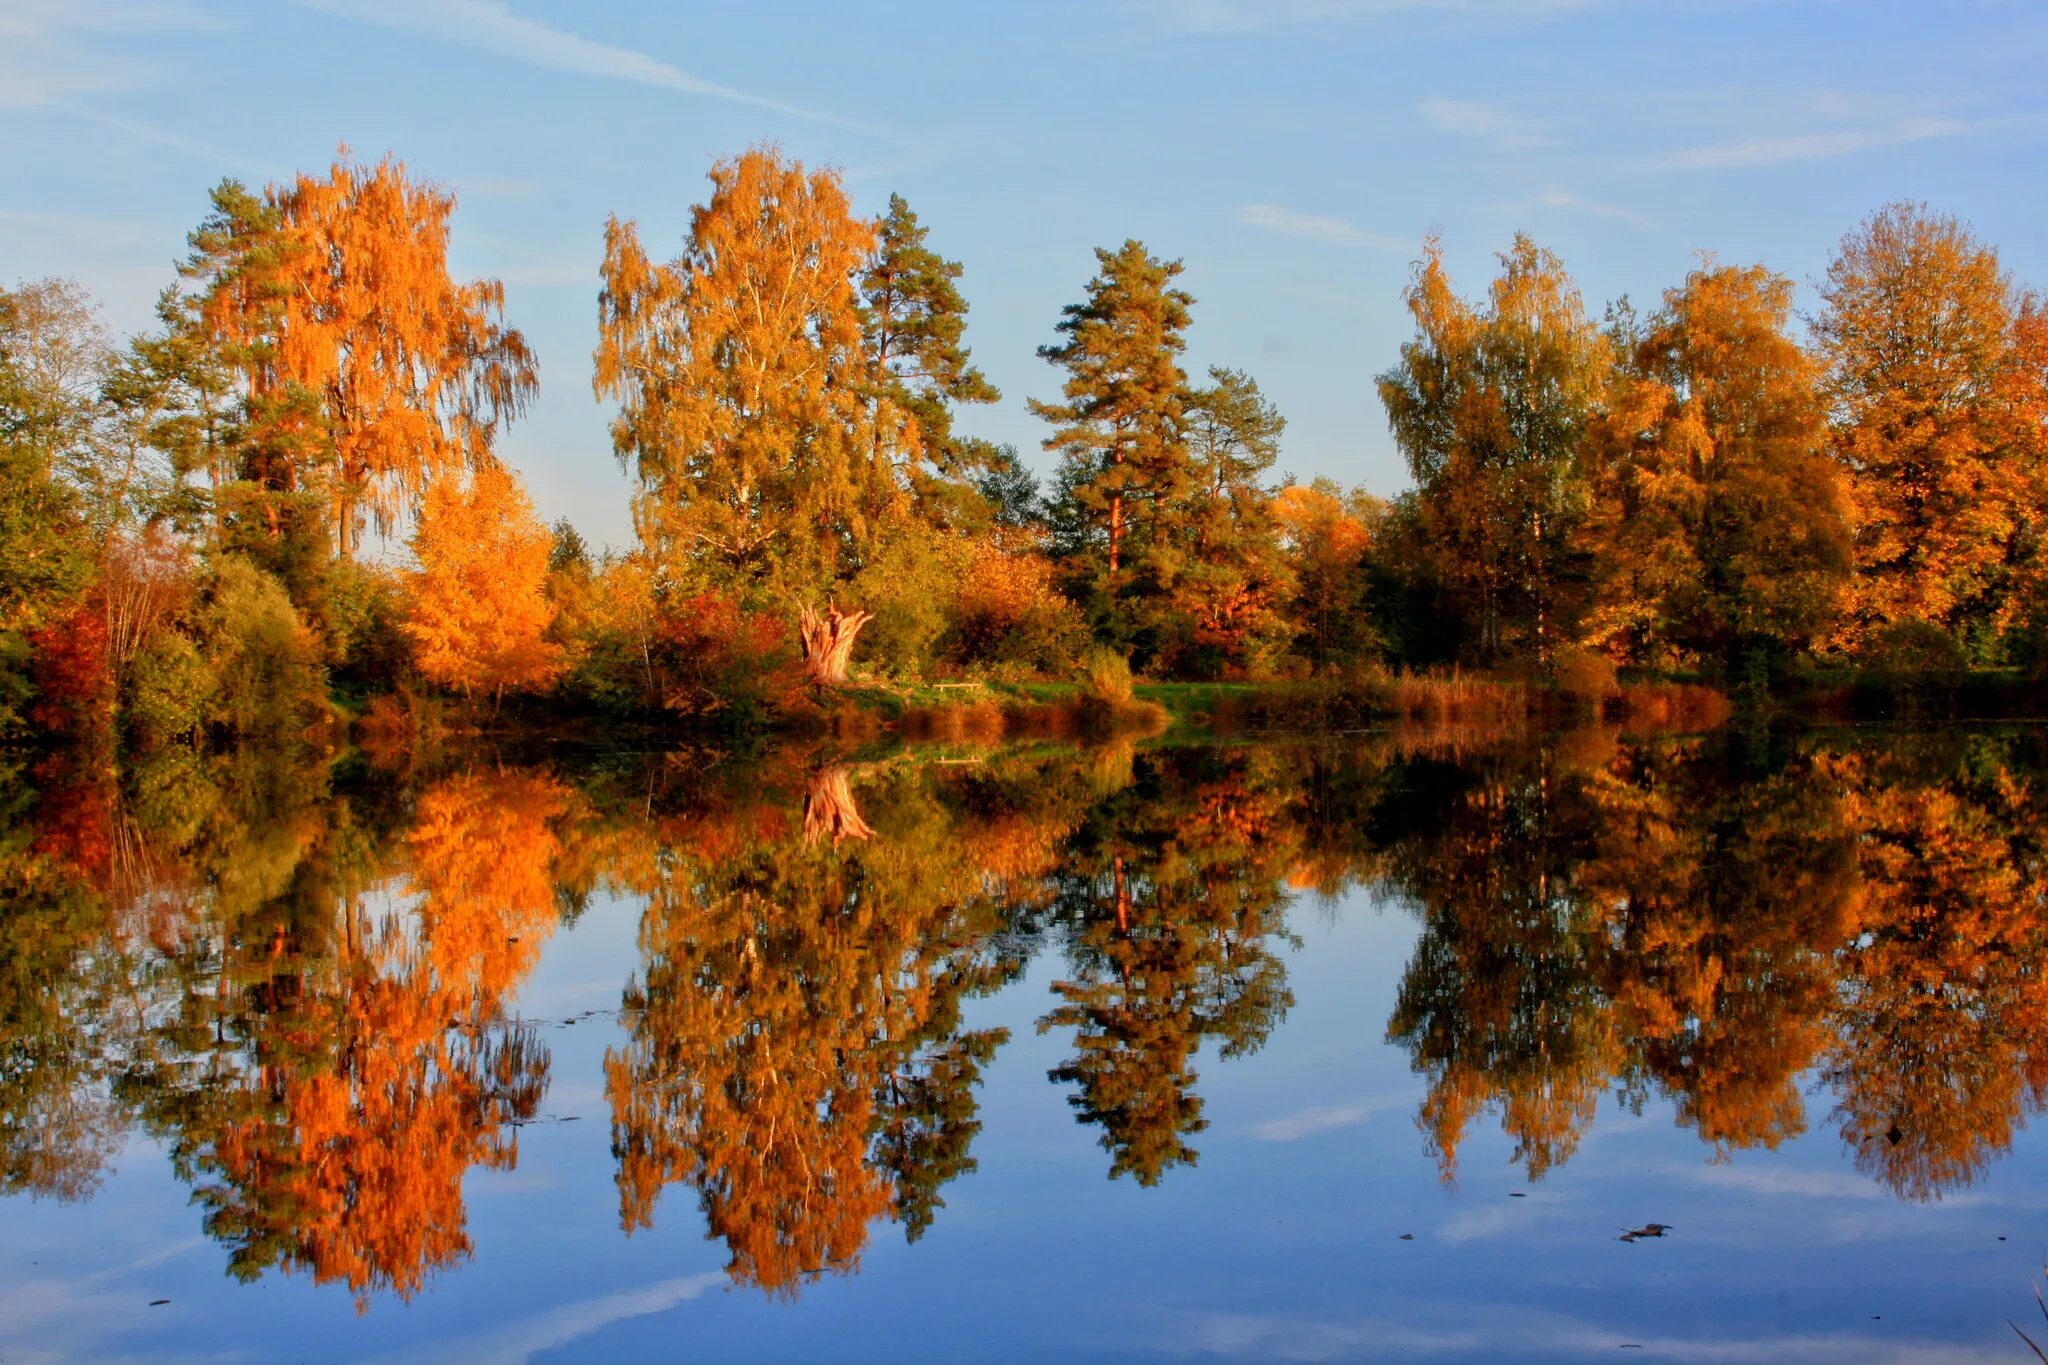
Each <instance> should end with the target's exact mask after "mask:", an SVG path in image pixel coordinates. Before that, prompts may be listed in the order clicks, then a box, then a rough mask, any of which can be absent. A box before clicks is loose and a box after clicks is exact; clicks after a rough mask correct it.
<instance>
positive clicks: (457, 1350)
mask: <svg viewBox="0 0 2048 1365" xmlns="http://www.w3.org/2000/svg"><path fill="white" fill-rule="evenodd" d="M726 1282H727V1280H726V1276H725V1274H724V1272H722V1271H709V1272H707V1273H704V1274H701V1275H683V1276H679V1277H678V1278H676V1279H672V1280H662V1281H660V1282H658V1283H655V1284H650V1285H646V1286H644V1287H642V1288H639V1289H622V1290H620V1291H619V1292H618V1293H616V1294H603V1295H599V1296H597V1297H595V1298H589V1299H582V1300H577V1301H574V1302H571V1303H565V1304H563V1305H561V1306H560V1307H558V1308H551V1309H549V1310H547V1311H546V1312H543V1313H536V1314H533V1315H532V1316H530V1317H525V1318H518V1319H514V1320H513V1321H511V1322H507V1323H505V1324H504V1325H503V1326H500V1327H495V1328H491V1329H490V1330H488V1331H485V1332H482V1333H479V1334H478V1335H476V1336H474V1337H469V1338H467V1339H461V1340H453V1341H449V1340H443V1341H437V1342H432V1343H429V1344H427V1345H425V1346H422V1347H420V1348H419V1349H417V1350H413V1351H408V1352H404V1353H402V1354H400V1355H397V1356H393V1357H389V1359H392V1360H396V1361H412V1360H472V1361H489V1362H491V1363H492V1365H520V1363H521V1362H524V1361H528V1360H531V1359H533V1358H534V1357H535V1356H538V1355H541V1354H544V1353H546V1352H548V1351H552V1350H555V1349H557V1348H559V1347H563V1346H567V1345H569V1344H570V1343H572V1342H575V1341H578V1340H580V1339H582V1338H584V1337H587V1336H589V1335H590V1334H591V1333H593V1332H597V1331H601V1330H602V1329H604V1328H606V1327H609V1326H611V1325H612V1324H613V1323H618V1322H625V1321H628V1320H630V1319H632V1318H642V1317H648V1316H650V1315H652V1314H656V1313H666V1312H667V1311H669V1310H670V1309H671V1308H674V1307H676V1306H677V1305H679V1304H683V1303H688V1302H689V1301H690V1300H691V1299H695V1298H699V1297H701V1296H702V1295H703V1294H704V1293H706V1292H707V1291H709V1290H712V1289H717V1288H719V1287H720V1286H722V1285H724V1284H725V1283H726Z"/></svg>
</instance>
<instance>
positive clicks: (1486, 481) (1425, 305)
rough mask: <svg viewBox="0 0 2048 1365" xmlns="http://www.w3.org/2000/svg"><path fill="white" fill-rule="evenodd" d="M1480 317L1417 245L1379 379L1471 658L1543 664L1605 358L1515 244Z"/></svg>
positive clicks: (1569, 567) (1559, 631)
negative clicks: (1393, 359) (1403, 338)
mask: <svg viewBox="0 0 2048 1365" xmlns="http://www.w3.org/2000/svg"><path fill="white" fill-rule="evenodd" d="M1500 264H1501V273H1500V275H1499V276H1498V278H1496V279H1495V280H1494V282H1493V284H1492V286H1491V288H1490V289H1489V291H1488V295H1487V298H1486V300H1485V302H1484V303H1480V304H1474V303H1470V302H1468V301H1466V300H1464V299H1461V298H1459V297H1458V296H1457V295H1456V294H1455V293H1454V292H1453V290H1452V286H1451V279H1450V275H1449V272H1448V271H1446V270H1445V268H1444V262H1443V249H1442V246H1441V244H1440V243H1438V242H1437V241H1436V240H1435V239H1431V240H1430V241H1429V242H1428V243H1426V244H1425V247H1424V251H1423V257H1422V260H1421V262H1420V263H1419V264H1418V265H1417V267H1416V270H1415V277H1414V280H1413V282H1412V283H1411V284H1410V285H1409V288H1408V291H1407V295H1406V299H1407V304H1408V311H1409V313H1410V315H1411V316H1413V318H1414V319H1415V328H1416V334H1415V339H1414V340H1412V341H1410V342H1407V343H1405V344H1404V345H1403V346H1402V347H1401V359H1400V362H1399V363H1398V364H1396V365H1395V366H1394V367H1393V368H1392V369H1390V370H1388V371H1387V372H1386V373H1385V374H1383V375H1381V376H1380V379H1379V392H1380V399H1381V401H1382V402H1383V403H1384V404H1385V405H1386V409H1387V420H1388V423H1389V425H1390V426H1391V427H1392V428H1393V432H1394V441H1395V444H1397V445H1398V446H1399V447H1400V448H1401V453H1402V455H1403V456H1405V457H1406V458H1407V461H1408V468H1409V472H1410V473H1411V474H1413V475H1414V477H1415V483H1416V494H1415V501H1414V508H1415V512H1416V515H1417V517H1418V518H1419V521H1420V526H1421V531H1422V538H1423V542H1424V544H1426V545H1427V546H1428V547H1429V550H1430V553H1431V556H1432V565H1431V567H1432V569H1433V570H1434V574H1435V576H1436V578H1437V580H1438V581H1439V582H1440V583H1441V585H1442V587H1443V589H1444V590H1445V592H1446V593H1447V595H1448V596H1449V598H1450V600H1451V602H1452V604H1453V606H1454V608H1455V609H1456V610H1457V611H1458V612H1459V614H1460V615H1461V616H1462V617H1463V619H1464V621H1465V622H1466V623H1467V627H1468V629H1469V631H1470V633H1471V636H1472V642H1473V646H1474V649H1475V652H1476V653H1477V655H1478V656H1479V657H1481V658H1483V659H1488V660H1499V659H1504V658H1509V657H1514V656H1517V655H1520V656H1524V657H1530V658H1534V659H1536V660H1539V661H1548V660H1549V658H1550V657H1551V655H1552V653H1553V651H1554V650H1555V648H1556V646H1557V645H1558V643H1559V642H1560V641H1561V640H1562V639H1563V638H1565V630H1564V625H1565V623H1563V622H1561V621H1560V620H1559V617H1560V614H1561V613H1562V612H1563V611H1564V610H1565V609H1566V608H1568V606H1569V605H1570V604H1569V601H1568V594H1567V593H1566V592H1565V589H1566V587H1567V585H1568V584H1569V583H1570V581H1571V578H1572V577H1573V574H1574V571H1575V566H1574V565H1573V564H1572V562H1571V561H1572V550H1573V532H1574V530H1575V528H1576V527H1577V524H1578V522H1579V519H1580V517H1581V516H1582V515H1583V512H1584V507H1585V479H1584V471H1583V468H1582V466H1581V445H1582V442H1583V441H1584V439H1585V435H1586V432H1587V429H1588V427H1589V425H1590V423H1591V421H1592V419H1593V417H1594V415H1595V413H1596V412H1597V411H1598V408H1599V404H1600V402H1601V398H1602V394H1603V390H1604V388H1605V386H1606V382H1607V377H1608V371H1609V368H1610V355H1609V348H1608V345H1607V343H1606V341H1605V339H1604V338H1603V337H1602V336H1601V334H1600V331H1599V329H1598V328H1597V327H1595V326H1594V325H1593V324H1592V323H1591V322H1590V321H1589V320H1588V319H1587V317H1586V312H1585V307H1584V304H1583V303H1582V301H1581V300H1580V297H1579V291H1578V288H1577V287H1576V286H1575V285H1574V284H1573V283H1572V280H1571V277H1570V276H1569V275H1567V274H1566V273H1565V268H1564V263H1563V262H1562V261H1560V260H1559V259H1558V258H1557V257H1556V256H1555V255H1553V254H1552V253H1551V252H1549V251H1546V250H1544V249H1543V248H1542V247H1539V246H1537V245H1536V244H1535V243H1534V242H1533V241H1531V240H1530V239H1529V238H1527V237H1525V236H1517V237H1516V238H1515V241H1514V245H1513V246H1512V247H1510V248H1509V249H1508V250H1507V251H1506V252H1504V253H1502V255H1501V256H1500Z"/></svg>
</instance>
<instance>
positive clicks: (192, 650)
mask: <svg viewBox="0 0 2048 1365" xmlns="http://www.w3.org/2000/svg"><path fill="white" fill-rule="evenodd" d="M214 685H215V679H214V676H213V672H212V670H211V669H209V668H208V667H207V665H206V661H205V660H204V659H202V658H201V657H200V655H199V650H198V649H197V648H196V647H195V646H194V645H193V643H192V642H191V641H190V640H189V639H187V638H186V637H185V636H184V635H182V634H180V633H179V632H178V631H175V630H170V629H163V630H158V631H155V632H153V633H152V634H151V635H149V636H148V637H147V638H146V639H144V640H143V642H142V647H141V648H140V649H138V650H137V651H136V654H135V658H134V660H133V661H132V662H131V663H130V664H129V666H128V679H127V700H126V705H125V707H124V708H123V716H122V718H123V720H124V721H125V722H126V725H127V730H128V736H129V739H130V741H131V742H133V743H134V744H135V745H136V746H137V747H138V748H141V749H143V750H150V749H156V748H160V747H162V746H163V745H166V744H169V743H172V742H174V741H177V740H189V739H192V738H193V737H194V736H195V735H196V734H197V733H198V731H199V728H200V726H201V725H202V724H204V723H205V720H206V705H207V700H208V699H209V698H210V697H211V696H212V695H213V690H214Z"/></svg>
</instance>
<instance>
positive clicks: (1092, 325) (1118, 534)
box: [1031, 241, 1194, 632]
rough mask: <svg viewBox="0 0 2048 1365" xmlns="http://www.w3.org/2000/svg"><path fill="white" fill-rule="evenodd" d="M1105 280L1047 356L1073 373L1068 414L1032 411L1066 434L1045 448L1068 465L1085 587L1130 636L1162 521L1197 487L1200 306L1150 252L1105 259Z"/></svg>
mask: <svg viewBox="0 0 2048 1365" xmlns="http://www.w3.org/2000/svg"><path fill="white" fill-rule="evenodd" d="M1095 257H1096V260H1097V262H1098V263H1099V265H1100V271H1099V273H1098V274H1097V275H1096V276H1095V278H1094V279H1092V280H1090V281H1089V282H1088V296H1087V298H1086V299H1085V300H1084V301H1083V302H1081V303H1075V304H1069V305H1068V306H1067V307H1066V308H1065V309H1064V310H1063V312H1064V316H1063V317H1062V319H1061V321H1060V323H1059V326H1058V330H1059V331H1060V333H1062V334H1063V335H1064V337H1065V338H1066V339H1065V340H1064V341H1062V342H1060V343H1059V344H1057V345H1053V346H1043V347H1040V348H1039V352H1038V353H1039V355H1040V356H1042V357H1043V358H1044V359H1046V360H1049V361H1051V362H1052V363H1053V364H1055V365H1058V366H1059V367H1060V368H1062V369H1063V370H1065V371H1066V372H1067V378H1066V382H1065V384H1064V385H1063V386H1062V388H1061V395H1062V397H1063V398H1064V399H1065V401H1064V402H1061V403H1048V402H1040V401H1038V400H1035V399H1034V400H1033V401H1032V403H1031V410H1032V411H1033V412H1034V413H1036V414H1037V415H1038V416H1040V417H1042V418H1044V419H1045V420H1046V421H1048V422H1051V423H1053V424H1054V426H1055V430H1054V431H1053V434H1052V435H1051V436H1049V437H1047V438H1046V440H1045V448H1046V449H1047V450H1051V451H1055V452H1057V453H1058V454H1059V456H1060V457H1061V461H1062V468H1061V473H1060V490H1059V495H1058V496H1059V499H1060V502H1061V503H1062V508H1061V512H1060V520H1061V521H1063V522H1064V523H1065V524H1066V526H1067V528H1068V536H1067V539H1069V540H1070V541H1071V542H1072V543H1070V544H1069V545H1067V546H1065V547H1063V548H1066V549H1067V550H1068V551H1069V553H1070V554H1071V555H1072V556H1073V557H1074V559H1075V560H1076V568H1077V570H1078V572H1077V578H1078V580H1079V581H1078V583H1077V586H1078V588H1079V589H1080V591H1081V593H1082V594H1083V595H1085V596H1092V597H1094V598H1096V599H1097V601H1098V609H1099V610H1100V611H1102V612H1104V613H1105V614H1107V615H1108V616H1110V617H1111V618H1112V619H1113V620H1114V621H1115V625H1116V629H1117V630H1118V631H1119V632H1128V631H1129V629H1130V627H1131V622H1130V621H1128V620H1127V619H1125V620H1117V619H1116V618H1118V617H1120V616H1122V615H1123V613H1122V611H1121V608H1120V603H1121V602H1122V601H1123V599H1124V598H1125V597H1126V596H1127V595H1128V594H1129V593H1130V591H1131V589H1132V586H1133V584H1132V579H1133V578H1134V577H1135V575H1133V574H1132V572H1131V568H1132V566H1133V563H1134V561H1135V560H1137V559H1138V558H1140V557H1142V555H1143V554H1144V553H1145V552H1147V551H1148V550H1150V549H1151V548H1152V547H1153V546H1154V545H1155V544H1156V543H1157V541H1158V536H1159V531H1160V522H1161V519H1162V517H1163V515H1164V514H1165V513H1166V512H1167V511H1168V510H1169V509H1171V508H1172V507H1174V506H1175V505H1176V504H1177V503H1179V502H1180V501H1181V500H1182V499H1183V498H1185V497H1186V495H1187V492H1188V490H1189V487H1190V486H1191V483H1192V481H1193V477H1194V474H1193V469H1192V466H1191V464H1190V461H1189V458H1188V449H1187V443H1186V438H1185V435H1184V433H1183V421H1184V406H1185V401H1186V390H1187V375H1186V374H1185V373H1184V372H1183V371H1182V369H1181V367H1180V360H1179V356H1180V353H1181V352H1182V351H1183V350H1185V349H1186V347H1187V341H1186V339H1185V338H1184V337H1183V336H1182V332H1184V331H1185V330H1186V328H1187V325H1188V309H1189V307H1190V305H1192V304H1193V303H1194V299H1193V298H1192V297H1191V296H1190V295H1188V294H1187V293H1186V292H1185V291H1184V290H1181V289H1177V288H1174V287H1173V280H1174V278H1175V277H1176V276H1178V275H1179V274H1180V273H1181V264H1180V262H1179V261H1162V260H1159V259H1157V258H1155V257H1154V256H1152V255H1151V254H1150V253H1149V252H1147V251H1146V250H1145V247H1144V245H1143V244H1142V243H1140V242H1137V241H1127V242H1125V243H1124V244H1123V246H1122V247H1120V248H1119V249H1117V250H1116V251H1109V250H1106V249H1103V248H1097V249H1096V252H1095Z"/></svg>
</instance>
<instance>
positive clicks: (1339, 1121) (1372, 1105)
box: [1251, 1100, 1407, 1142]
mask: <svg viewBox="0 0 2048 1365" xmlns="http://www.w3.org/2000/svg"><path fill="white" fill-rule="evenodd" d="M1406 1107H1407V1106H1406V1104H1405V1103H1404V1102H1403V1101H1401V1100H1367V1101H1362V1102H1360V1103H1358V1104H1325V1105H1317V1106H1314V1107H1312V1108H1308V1109H1297V1110H1295V1111H1294V1112H1293V1113H1291V1114H1282V1115H1281V1116H1280V1117H1278V1118H1275V1119H1268V1120H1266V1121H1265V1122H1264V1123H1261V1124H1257V1125H1255V1126H1254V1127H1253V1128H1252V1130H1251V1131H1252V1136H1253V1137H1255V1138H1257V1139H1258V1140H1259V1141H1261V1142H1296V1141H1299V1140H1300V1139H1302V1138H1305V1137H1312V1136H1314V1135H1315V1134H1317V1133H1327V1132H1329V1131H1330V1130H1332V1129H1334V1128H1350V1127H1352V1126H1354V1125H1355V1124H1360V1123H1363V1122H1365V1121H1366V1120H1367V1119H1369V1118H1371V1117H1372V1116H1373V1115H1374V1114H1378V1113H1382V1112H1384V1111H1385V1110H1388V1109H1403V1108H1406Z"/></svg>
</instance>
